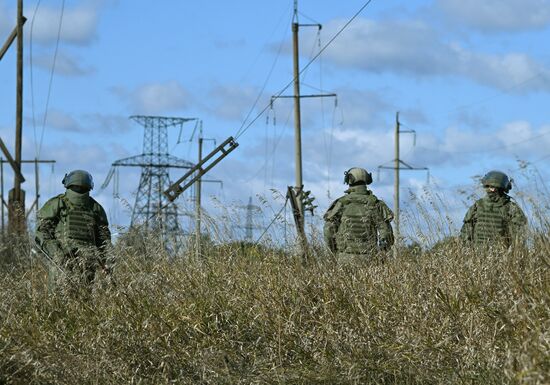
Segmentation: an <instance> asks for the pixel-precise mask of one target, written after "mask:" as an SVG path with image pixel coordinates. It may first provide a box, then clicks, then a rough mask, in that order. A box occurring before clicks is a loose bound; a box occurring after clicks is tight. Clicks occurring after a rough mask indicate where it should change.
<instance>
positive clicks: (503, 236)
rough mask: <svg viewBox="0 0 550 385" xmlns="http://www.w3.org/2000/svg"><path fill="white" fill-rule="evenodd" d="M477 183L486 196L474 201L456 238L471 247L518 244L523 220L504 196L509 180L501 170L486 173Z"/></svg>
mask: <svg viewBox="0 0 550 385" xmlns="http://www.w3.org/2000/svg"><path fill="white" fill-rule="evenodd" d="M481 184H482V185H483V187H484V189H485V191H486V196H485V197H483V198H481V199H479V200H478V201H476V202H475V203H474V204H473V206H472V207H470V209H469V210H468V212H467V213H466V216H465V217H464V224H463V226H462V229H461V230H460V237H461V238H462V239H463V240H464V241H466V242H469V243H473V244H475V245H483V244H489V243H491V244H493V243H495V242H502V243H503V244H504V245H506V246H510V245H512V244H514V243H516V242H520V243H521V242H522V241H523V239H524V237H525V230H526V225H527V218H526V217H525V214H524V213H523V211H522V210H521V208H520V207H519V206H518V205H517V204H516V203H515V202H513V201H512V200H511V198H510V196H509V195H508V192H509V191H510V190H511V189H512V179H510V178H509V177H508V175H506V174H505V173H503V172H501V171H489V172H488V173H487V174H485V176H483V178H481Z"/></svg>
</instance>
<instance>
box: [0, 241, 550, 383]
mask: <svg viewBox="0 0 550 385" xmlns="http://www.w3.org/2000/svg"><path fill="white" fill-rule="evenodd" d="M549 251H550V250H549V240H548V238H546V237H540V238H539V240H538V242H537V244H536V245H535V247H534V248H533V250H529V251H527V250H522V251H515V252H512V251H507V250H491V251H483V252H479V251H478V252H473V251H472V250H469V249H464V248H462V247H461V246H460V245H457V244H454V243H453V242H452V241H451V242H447V243H445V244H440V245H438V246H437V247H435V248H434V249H433V250H431V251H429V252H424V253H422V254H421V255H419V256H414V257H413V256H411V255H403V256H402V257H400V258H399V259H397V260H389V261H387V262H386V263H384V264H370V265H369V264H365V265H361V266H354V267H353V268H351V267H345V266H338V265H336V264H335V263H333V262H332V260H331V259H330V258H327V257H326V256H324V255H321V254H319V255H317V259H316V260H315V261H313V262H312V263H310V264H309V265H307V266H304V265H302V264H301V263H299V262H298V261H297V259H296V258H294V257H292V256H289V255H288V254H286V253H283V252H281V251H277V250H272V249H266V248H260V247H250V246H243V245H239V244H226V245H225V246H218V247H212V248H211V249H210V250H209V251H208V253H207V254H208V257H206V258H204V259H203V260H200V261H196V260H193V259H188V260H186V261H185V262H184V260H182V259H177V260H172V261H170V260H169V259H167V258H166V257H165V256H164V255H163V251H162V249H161V248H160V247H158V246H155V243H154V242H143V243H142V244H141V246H140V247H139V249H134V248H132V247H131V245H130V246H129V245H126V246H124V247H122V244H121V245H119V246H118V248H117V249H116V250H115V252H114V253H115V255H116V259H117V265H116V268H115V270H114V274H113V282H108V281H107V280H105V279H102V280H101V282H99V283H98V284H97V285H96V286H95V288H94V290H93V292H92V293H88V292H82V293H80V294H78V295H74V294H73V295H64V294H58V295H48V294H47V292H46V291H45V287H44V285H45V274H44V270H43V268H42V267H41V266H40V264H38V263H36V261H34V263H32V264H31V263H30V261H29V260H28V259H26V258H22V259H21V261H22V262H21V264H19V265H17V267H15V268H13V267H10V268H7V267H4V269H3V271H2V273H1V274H0V282H1V285H2V291H1V293H0V383H10V384H11V383H14V384H128V383H135V384H164V383H189V384H238V383H242V384H264V383H281V384H289V383H290V384H293V383H294V384H322V383H324V384H354V383H357V384H366V383H368V384H548V383H550V360H549V357H550V273H549V271H550V270H549V267H550V258H549V255H550V253H549ZM10 266H13V264H10Z"/></svg>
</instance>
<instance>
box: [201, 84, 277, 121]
mask: <svg viewBox="0 0 550 385" xmlns="http://www.w3.org/2000/svg"><path fill="white" fill-rule="evenodd" d="M257 97H258V90H257V89H255V88H250V87H243V86H242V85H235V86H233V85H217V86H215V87H213V88H212V89H211V90H210V91H209V93H208V100H209V101H210V102H212V103H213V104H209V105H208V106H207V107H206V108H207V110H209V111H210V112H211V113H212V114H214V115H215V116H217V117H219V118H222V119H228V120H237V121H242V120H244V119H245V117H246V115H247V114H248V112H249V111H250V108H251V107H252V106H253V105H254V101H255V100H256V98H257ZM265 98H266V97H264V99H265ZM265 103H267V102H266V101H265V100H264V101H263V102H260V103H259V104H258V105H257V108H263V107H264V106H265ZM253 114H254V113H253ZM251 118H254V115H252V116H251Z"/></svg>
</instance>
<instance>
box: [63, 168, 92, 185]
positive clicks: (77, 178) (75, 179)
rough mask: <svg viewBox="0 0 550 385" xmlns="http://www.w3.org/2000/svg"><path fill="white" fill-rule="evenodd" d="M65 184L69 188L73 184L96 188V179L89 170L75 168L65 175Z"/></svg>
mask: <svg viewBox="0 0 550 385" xmlns="http://www.w3.org/2000/svg"><path fill="white" fill-rule="evenodd" d="M61 183H63V186H65V188H69V187H71V186H82V187H85V188H88V189H90V190H91V189H93V188H94V180H93V178H92V175H90V173H89V172H88V171H84V170H74V171H71V172H70V173H68V174H65V176H64V177H63V181H62V182H61Z"/></svg>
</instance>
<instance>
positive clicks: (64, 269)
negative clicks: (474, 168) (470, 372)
mask: <svg viewBox="0 0 550 385" xmlns="http://www.w3.org/2000/svg"><path fill="white" fill-rule="evenodd" d="M100 267H101V264H100V260H99V258H98V257H97V255H95V253H94V252H93V251H91V250H85V251H82V250H77V249H74V250H71V251H70V252H67V253H63V254H60V253H57V254H56V255H54V256H52V260H50V261H48V262H47V270H48V291H49V292H57V291H63V292H65V291H79V290H81V289H84V290H90V289H91V286H92V283H93V282H94V278H95V276H96V272H97V270H98V269H99V268H100Z"/></svg>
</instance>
